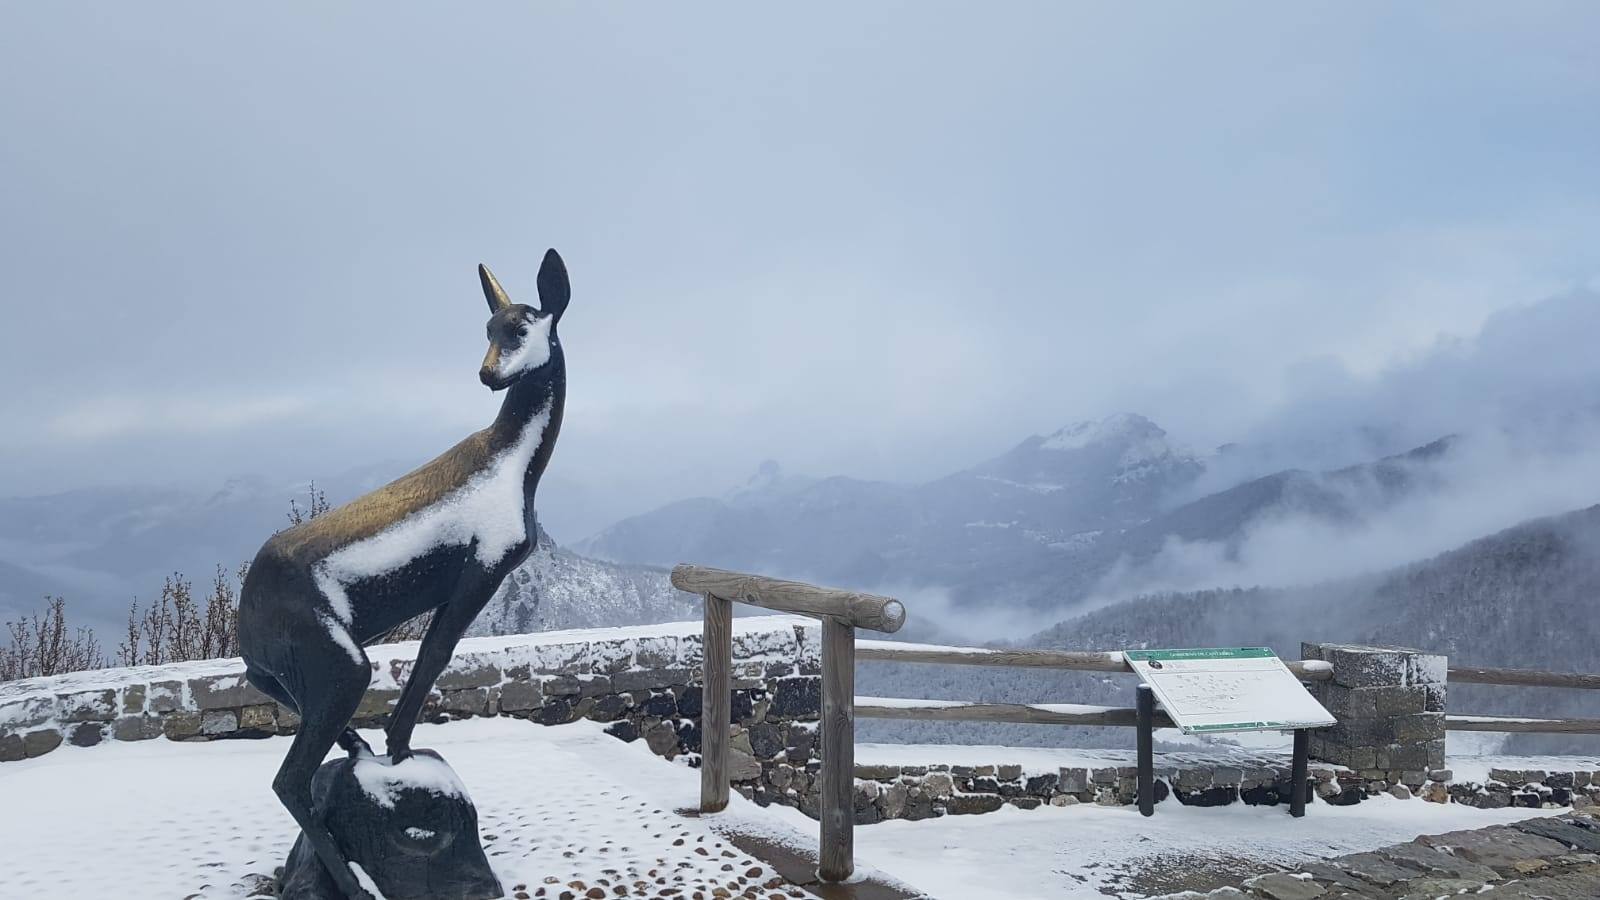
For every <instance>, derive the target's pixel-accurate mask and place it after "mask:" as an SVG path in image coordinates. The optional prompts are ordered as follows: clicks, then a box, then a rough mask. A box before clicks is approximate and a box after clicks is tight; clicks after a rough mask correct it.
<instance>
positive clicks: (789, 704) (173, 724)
mask: <svg viewBox="0 0 1600 900" xmlns="http://www.w3.org/2000/svg"><path fill="white" fill-rule="evenodd" d="M733 637H734V656H735V665H734V688H735V695H734V704H733V709H734V716H735V718H736V721H737V722H738V723H739V725H740V729H741V731H740V734H741V735H742V737H743V739H744V742H745V747H744V753H745V756H744V757H743V764H744V767H745V769H746V770H750V769H752V768H753V767H755V762H754V758H753V757H751V756H750V755H749V754H750V753H751V752H753V751H754V750H755V749H756V748H757V747H759V748H761V749H762V750H763V751H765V750H767V749H768V748H769V747H770V746H771V745H772V744H774V743H776V744H777V745H778V746H779V747H780V749H781V750H782V751H783V754H782V755H783V756H784V757H785V758H787V759H792V760H796V761H798V762H800V763H801V764H802V765H804V764H805V763H806V762H807V761H809V760H810V759H811V757H812V756H813V755H814V752H815V721H816V719H817V716H818V712H819V710H820V695H819V673H820V667H819V662H820V658H819V644H818V632H817V628H816V626H815V625H814V624H812V623H809V622H807V621H805V620H799V619H794V618H790V617H782V616H765V617H753V618H744V619H739V620H737V621H736V622H735V625H734V636H733ZM416 651H417V644H416V643H415V642H411V643H402V644H391V645H384V646H378V647H369V648H367V653H368V655H369V657H371V658H372V660H373V662H372V672H373V675H372V684H371V687H370V688H369V689H368V691H367V694H366V696H365V698H363V700H362V703H361V706H360V708H359V709H357V711H356V717H355V721H356V724H357V725H359V726H363V727H372V726H378V725H381V724H383V722H384V721H385V719H386V717H387V716H388V714H389V711H390V709H392V708H393V706H394V703H395V701H396V700H398V699H399V696H400V685H401V684H403V683H404V679H405V677H406V675H407V674H408V673H409V671H410V668H411V666H412V664H413V662H414V660H415V657H416ZM700 656H701V654H700V625H699V623H697V622H685V623H674V624H670V625H661V626H647V627H638V628H614V629H595V630H591V631H567V632H547V633H544V634H533V635H516V636H509V637H495V638H473V639H469V640H465V641H462V642H461V644H460V646H459V647H458V649H457V653H456V655H455V657H454V659H453V660H452V661H451V664H450V667H449V668H448V669H447V670H446V671H445V673H444V674H443V675H441V676H440V678H439V680H438V682H437V684H436V685H435V690H434V693H433V695H432V696H430V698H429V701H428V704H427V707H426V709H425V711H424V715H425V716H426V717H427V718H429V719H430V720H432V721H447V720H450V719H458V718H467V717H472V716H496V715H505V716H516V717H520V718H526V719H532V720H535V721H538V722H541V723H543V724H547V725H555V724H561V723H565V722H571V721H574V720H577V719H584V718H586V719H591V720H594V721H598V722H605V723H609V724H610V728H609V730H610V731H611V733H612V734H614V735H616V736H617V737H620V738H622V739H624V740H638V739H643V740H644V741H646V742H647V743H648V744H649V746H650V748H651V749H652V750H654V751H656V752H657V753H658V754H660V755H662V756H666V757H673V756H677V755H679V754H698V753H699V750H700V737H699V734H700V729H699V720H700V688H699V685H698V683H697V682H698V667H699V665H700ZM298 725H299V721H298V719H297V717H296V716H295V715H294V713H293V712H291V711H290V710H288V709H286V708H284V707H282V706H279V705H278V704H276V703H274V702H273V701H272V700H271V699H270V698H268V697H266V696H265V695H263V694H261V693H260V692H259V691H257V690H256V689H255V688H253V687H251V686H250V685H249V683H248V682H247V681H245V679H244V676H243V668H242V664H241V663H240V661H239V660H237V659H222V660H208V661H204V662H194V663H179V664H174V665H167V666H140V667H132V668H125V669H103V670H99V671H94V672H75V673H72V674H70V675H61V676H55V677H51V678H35V679H28V680H25V681H15V682H9V683H5V684H0V762H8V761H15V760H20V759H25V758H31V757H35V756H41V755H43V754H45V753H50V752H52V751H54V750H56V749H57V748H59V747H61V746H62V745H63V744H72V745H74V746H78V747H90V746H94V745H95V744H99V743H101V742H104V741H142V740H149V739H152V738H159V737H165V738H167V739H169V740H175V741H210V740H224V739H234V738H259V737H269V736H272V735H277V734H291V733H293V732H294V730H295V729H296V728H297V727H298ZM736 759H738V755H737V754H736ZM755 777H756V776H755V774H754V773H753V772H752V773H750V778H751V780H754V778H755Z"/></svg>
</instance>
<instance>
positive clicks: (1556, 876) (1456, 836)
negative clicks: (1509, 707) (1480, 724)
mask: <svg viewBox="0 0 1600 900" xmlns="http://www.w3.org/2000/svg"><path fill="white" fill-rule="evenodd" d="M1595 815H1596V813H1595V812H1594V811H1593V810H1592V808H1591V809H1590V810H1585V811H1583V812H1578V813H1573V814H1570V815H1565V816H1559V817H1555V818H1540V819H1529V820H1527V821H1525V822H1516V823H1513V824H1510V825H1496V826H1492V827H1489V828H1480V829H1477V830H1474V831H1451V832H1447V833H1445V834H1436V835H1425V836H1423V837H1419V838H1417V839H1416V840H1414V841H1409V842H1407V843H1404V844H1394V845H1391V846H1389V847H1384V848H1382V849H1379V850H1374V851H1371V852H1369V853H1354V854H1351V855H1349V856H1341V857H1336V858H1334V859H1329V860H1326V861H1324V862H1320V863H1311V864H1308V865H1303V866H1300V867H1299V868H1298V869H1293V870H1288V871H1281V872H1269V873H1266V874H1262V875H1256V876H1254V877H1251V878H1246V879H1244V880H1243V881H1241V882H1238V883H1237V886H1234V887H1223V888H1218V889H1216V890H1212V891H1209V892H1205V893H1201V892H1197V891H1184V892H1181V893H1175V894H1166V895H1163V897H1164V898H1166V900H1199V898H1223V897H1233V898H1244V897H1251V898H1265V900H1355V898H1367V900H1379V898H1383V900H1436V898H1445V897H1455V896H1460V895H1471V896H1474V897H1483V898H1485V900H1510V898H1525V900H1534V898H1539V900H1596V898H1600V819H1596V818H1595V817H1594V816H1595Z"/></svg>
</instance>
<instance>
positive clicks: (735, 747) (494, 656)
mask: <svg viewBox="0 0 1600 900" xmlns="http://www.w3.org/2000/svg"><path fill="white" fill-rule="evenodd" d="M416 651H417V644H416V643H415V642H412V643H403V644H392V645H384V646H380V647H372V648H368V654H369V656H370V657H372V658H373V678H372V685H371V687H370V689H369V690H368V692H367V694H366V696H365V697H364V698H363V700H362V703H361V706H360V708H359V709H358V710H357V713H356V723H357V724H358V725H360V726H363V727H379V726H381V725H383V724H384V722H385V719H386V717H387V715H388V713H389V710H390V709H391V708H392V706H393V704H394V702H395V701H396V700H397V699H398V698H399V695H400V685H401V684H402V683H403V681H404V679H405V677H406V676H407V675H408V674H409V672H410V668H411V666H412V664H413V661H414V659H415V656H416ZM1305 655H1306V658H1307V659H1324V660H1326V661H1328V662H1329V663H1331V664H1332V665H1333V669H1334V677H1333V679H1332V680H1331V681H1328V682H1323V683H1321V684H1318V685H1316V686H1315V687H1314V688H1313V689H1314V691H1315V692H1316V693H1317V695H1318V697H1319V699H1321V700H1322V702H1323V703H1324V704H1325V705H1327V706H1328V707H1329V709H1330V710H1332V711H1333V712H1334V713H1335V715H1337V716H1338V717H1339V719H1340V722H1339V725H1337V726H1335V727H1334V728H1330V729H1325V730H1322V731H1319V732H1316V733H1315V735H1314V737H1313V738H1312V753H1313V757H1314V758H1315V759H1316V760H1317V762H1314V763H1313V765H1312V767H1311V770H1310V774H1311V790H1313V791H1314V793H1315V795H1316V796H1317V798H1319V799H1320V800H1321V801H1322V802H1325V803H1330V804H1335V805H1347V804H1351V803H1358V802H1361V801H1362V800H1364V799H1366V798H1368V797H1372V796H1377V795H1380V794H1388V795H1391V796H1396V797H1402V798H1409V797H1421V798H1423V799H1425V800H1431V801H1434V802H1456V803H1463V804H1469V805H1473V806H1481V807H1505V806H1524V807H1542V806H1569V805H1570V806H1574V807H1579V808H1582V807H1586V806H1590V805H1592V804H1593V803H1595V802H1596V801H1600V761H1587V762H1589V765H1583V766H1580V765H1578V763H1577V761H1574V765H1575V767H1574V768H1571V769H1567V768H1551V767H1550V766H1549V765H1548V764H1547V765H1546V768H1542V769H1531V768H1528V769H1518V770H1515V771H1513V770H1509V769H1498V768H1497V769H1489V770H1486V771H1484V770H1480V771H1477V772H1474V773H1469V777H1468V778H1463V779H1457V778H1456V777H1455V776H1454V774H1453V773H1452V772H1450V771H1449V770H1447V769H1445V768H1443V765H1442V763H1443V752H1444V741H1443V725H1444V719H1443V713H1442V710H1443V703H1444V684H1443V677H1444V663H1443V658H1442V657H1436V656H1430V655H1427V654H1419V653H1416V652H1414V651H1403V650H1382V649H1375V648H1368V647H1347V646H1342V645H1307V647H1306V654H1305ZM700 659H701V654H700V624H699V623H698V622H684V623H674V624H670V625H661V626H648V627H637V628H615V629H594V630H589V631H568V632H550V633H545V634H535V635H517V636H509V637H496V638H472V639H468V640H465V641H462V642H461V645H460V647H459V648H458V651H457V654H456V656H455V658H454V659H453V660H452V662H451V665H450V667H449V668H448V669H447V670H446V671H445V673H444V674H443V675H442V676H441V677H440V678H439V681H438V684H437V686H436V690H435V691H434V692H433V694H432V696H430V698H429V700H428V703H427V705H426V707H425V709H424V717H425V718H426V719H428V720H430V721H435V722H442V721H448V720H451V719H459V718H469V717H474V716H514V717H518V718H524V719H530V720H533V721H535V722H539V723H542V724H546V725H557V724H562V723H565V722H571V721H574V720H577V719H590V720H593V721H597V722H603V723H606V724H607V731H608V732H609V733H610V734H612V735H614V736H615V737H617V738H619V739H621V740H625V741H637V740H642V741H644V742H645V743H646V744H647V745H648V746H649V748H650V749H651V750H652V751H653V752H654V753H656V754H657V755H659V756H662V757H665V758H668V759H673V758H678V757H683V758H685V759H686V760H687V762H688V763H689V764H690V765H691V766H697V765H698V764H699V753H700V702H701V688H700V684H699V676H698V669H699V666H700ZM242 671H243V669H242V665H241V663H240V661H239V660H237V659H231V660H210V661H206V662H196V663H180V664H175V665H168V666H143V667H134V668H127V669H107V670H101V671H96V672H78V673H73V674H70V675H63V676H57V677H53V678H40V679H30V680H27V681H17V682H9V683H5V684H0V762H10V761H16V760H21V759H26V758H31V757H36V756H40V755H43V754H45V753H50V752H52V751H55V750H57V749H58V748H61V747H63V746H67V745H75V746H78V747H92V746H94V745H96V744H100V743H103V742H107V741H142V740H150V739H154V738H165V739H167V740H177V741H211V740H227V739H239V738H261V737H270V736H272V735H282V734H291V733H293V732H294V730H295V728H296V726H297V725H298V721H297V719H296V717H295V715H294V714H293V713H292V712H290V711H289V710H287V709H285V708H283V707H280V706H278V705H277V704H276V703H273V702H272V701H271V700H269V699H268V698H267V697H265V696H263V695H261V694H260V693H258V692H257V691H256V690H255V689H253V688H251V687H250V686H249V684H248V683H246V682H245V680H244V678H243V675H242ZM819 673H820V652H819V635H818V630H817V628H816V626H815V624H814V623H811V622H809V621H808V620H802V619H795V618H790V617H782V616H768V617H753V618H740V619H736V620H735V621H734V685H733V687H734V694H733V698H732V705H731V708H732V718H733V723H734V727H733V731H732V735H733V736H732V748H731V751H730V759H729V763H730V776H731V780H732V782H733V787H734V789H735V790H737V791H738V792H739V793H741V794H743V795H744V796H745V797H747V798H749V799H751V800H753V801H755V802H757V803H760V804H763V805H766V804H772V803H777V804H782V805H787V806H793V807H797V808H799V809H800V810H802V811H804V812H806V813H807V814H809V815H811V816H813V817H815V816H816V815H817V811H818V792H819V789H820V773H821V763H820V761H819V760H818V758H817V748H818V741H817V720H818V718H819V712H820V708H821V679H820V677H819ZM1015 752H1017V753H1028V754H1033V756H1032V757H1030V758H1029V761H1027V762H1019V761H1017V760H1016V759H1012V760H1006V759H995V760H993V761H988V760H974V759H972V757H971V753H970V751H963V750H961V748H933V747H923V748H917V747H907V748H905V749H904V750H903V751H902V750H900V749H886V748H883V747H879V748H878V752H877V756H876V757H875V758H873V759H872V761H871V762H869V763H862V764H858V765H857V767H856V772H855V775H856V804H855V807H856V808H855V813H856V820H857V822H858V823H861V824H870V823H872V822H877V821H882V820H884V819H897V818H904V819H924V818H932V817H937V816H943V815H961V814H970V813H982V812H989V811H992V810H996V809H1000V808H1002V807H1005V806H1012V807H1018V808H1022V809H1034V808H1037V807H1040V806H1044V805H1047V804H1048V805H1052V806H1070V805H1074V804H1079V803H1095V804H1101V805H1131V804H1133V803H1134V802H1135V794H1136V779H1135V770H1134V766H1133V758H1132V753H1131V752H1121V751H1084V752H1075V751H1071V750H1061V751H1059V752H1055V751H1039V750H1025V751H1022V750H1019V751H1015ZM902 753H903V754H904V755H900V754H902ZM1040 753H1049V754H1051V755H1050V756H1049V757H1048V758H1046V759H1042V760H1041V759H1040V758H1039V757H1038V754H1040ZM885 754H887V755H885ZM930 754H933V756H932V757H930ZM944 754H948V755H947V756H944ZM941 756H942V758H943V761H941V760H940V759H939V757H941ZM859 758H861V757H859V756H858V759H859ZM958 763H965V764H958ZM1156 776H1157V779H1158V780H1157V786H1156V797H1157V800H1158V802H1159V801H1165V800H1168V799H1175V800H1176V801H1177V802H1178V803H1181V804H1184V805H1192V806H1219V805H1224V804H1229V803H1246V804H1253V805H1263V804H1267V805H1270V804H1276V803H1286V802H1287V801H1288V799H1289V787H1288V780H1289V759H1288V756H1287V754H1284V753H1248V752H1244V751H1232V752H1230V751H1223V750H1218V751H1215V752H1209V753H1203V754H1202V753H1172V754H1158V756H1157V760H1156Z"/></svg>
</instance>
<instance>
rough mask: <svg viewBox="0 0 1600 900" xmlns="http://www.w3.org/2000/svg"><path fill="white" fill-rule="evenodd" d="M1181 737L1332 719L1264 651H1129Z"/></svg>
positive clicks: (1319, 723)
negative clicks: (1180, 732)
mask: <svg viewBox="0 0 1600 900" xmlns="http://www.w3.org/2000/svg"><path fill="white" fill-rule="evenodd" d="M1123 656H1124V657H1126V658H1127V660H1128V665H1130V666H1131V667H1132V668H1133V670H1134V671H1135V672H1136V673H1138V674H1139V676H1140V677H1141V678H1143V679H1144V682H1145V684H1148V685H1150V689H1151V690H1153V691H1154V692H1155V696H1156V699H1157V700H1158V701H1160V703H1161V708H1162V709H1164V710H1166V711H1167V715H1169V716H1171V717H1172V721H1173V722H1175V723H1177V725H1178V727H1179V728H1182V729H1183V731H1184V733H1185V734H1209V733H1214V732H1219V731H1272V730H1280V729H1281V730H1290V729H1296V728H1321V727H1323V726H1326V725H1333V724H1334V723H1335V722H1337V721H1338V720H1336V719H1335V718H1334V717H1333V716H1332V715H1331V714H1329V712H1328V711H1327V710H1326V709H1324V708H1323V707H1322V704H1320V703H1318V702H1317V701H1316V698H1314V697H1312V696H1311V694H1310V693H1309V692H1307V691H1306V689H1305V687H1304V686H1302V685H1301V684H1300V681H1299V679H1297V678H1295V677H1294V673H1293V672H1290V671H1289V668H1288V667H1287V666H1285V665H1284V664H1283V660H1281V659H1279V658H1278V657H1277V654H1275V653H1273V652H1272V650H1270V649H1269V648H1267V647H1239V648H1231V649H1223V648H1207V649H1195V650H1128V651H1126V652H1125V653H1124V654H1123Z"/></svg>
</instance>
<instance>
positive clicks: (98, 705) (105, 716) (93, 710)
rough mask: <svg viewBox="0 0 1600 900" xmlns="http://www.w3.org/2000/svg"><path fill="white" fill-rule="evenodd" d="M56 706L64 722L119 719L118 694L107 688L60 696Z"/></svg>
mask: <svg viewBox="0 0 1600 900" xmlns="http://www.w3.org/2000/svg"><path fill="white" fill-rule="evenodd" d="M56 706H57V713H56V714H57V716H58V717H59V718H60V719H61V721H63V722H109V721H111V720H112V719H115V718H116V717H117V692H116V691H114V690H112V689H111V688H106V689H104V690H93V691H75V692H73V693H70V694H60V695H58V696H57V697H56Z"/></svg>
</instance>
